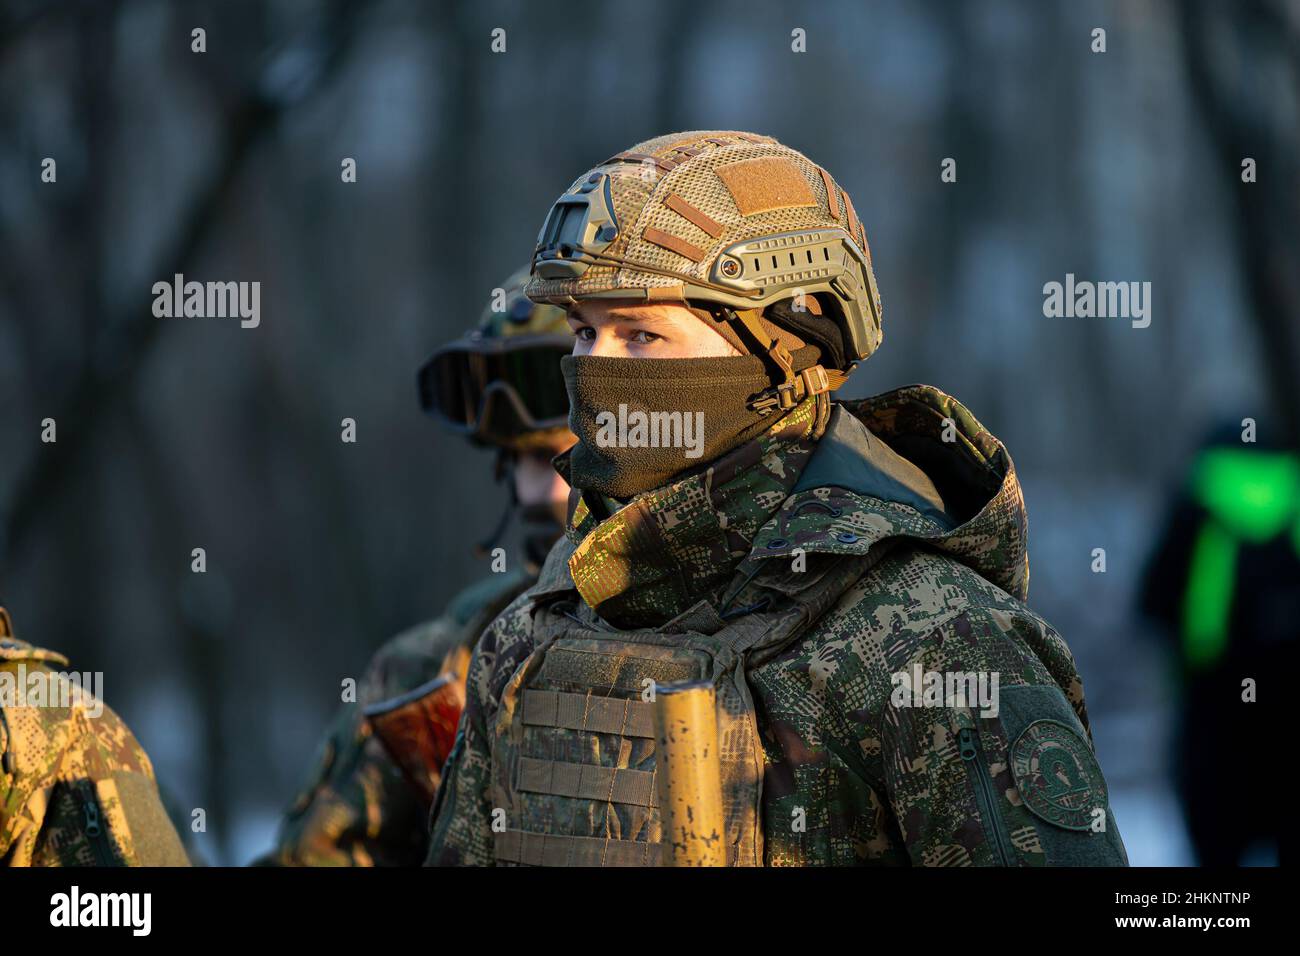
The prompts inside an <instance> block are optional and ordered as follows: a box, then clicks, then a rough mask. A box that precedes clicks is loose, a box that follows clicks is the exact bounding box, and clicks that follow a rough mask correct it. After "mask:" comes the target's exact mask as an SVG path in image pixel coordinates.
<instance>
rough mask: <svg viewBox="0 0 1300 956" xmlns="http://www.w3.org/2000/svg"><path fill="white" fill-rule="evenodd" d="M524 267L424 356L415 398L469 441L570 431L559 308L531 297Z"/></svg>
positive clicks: (546, 439)
mask: <svg viewBox="0 0 1300 956" xmlns="http://www.w3.org/2000/svg"><path fill="white" fill-rule="evenodd" d="M527 281H528V269H527V268H524V269H520V270H519V271H518V272H516V273H514V274H513V275H512V276H510V278H509V279H507V280H506V281H505V284H504V285H503V286H502V287H501V290H500V294H499V295H498V296H497V297H495V301H489V303H488V305H487V307H486V308H485V309H484V310H483V314H482V315H481V316H480V318H479V321H478V324H477V325H476V326H475V327H474V328H473V329H471V330H470V331H469V332H467V333H466V334H465V335H463V336H461V337H460V338H458V339H456V340H455V341H453V342H450V343H448V344H447V345H444V346H443V347H442V348H440V349H438V350H437V351H436V352H434V353H433V355H432V356H430V357H429V359H428V361H426V362H425V364H424V366H423V367H422V368H421V369H420V373H419V386H420V405H421V406H422V407H423V408H424V410H425V411H426V412H428V413H429V414H430V415H432V416H433V417H434V418H436V419H438V420H439V421H440V422H442V423H443V425H445V426H446V427H448V428H450V429H451V430H452V431H455V432H457V433H459V434H462V435H465V436H466V437H467V438H469V439H470V440H471V441H472V442H474V443H476V444H480V445H488V446H492V447H496V448H500V449H503V450H506V451H528V450H530V449H534V448H542V447H546V446H548V445H550V444H551V443H552V442H554V440H555V439H556V438H558V437H561V436H564V435H567V434H568V431H569V396H568V393H567V392H566V391H565V389H564V376H563V374H562V373H561V372H560V359H561V358H562V357H564V356H565V355H568V354H569V353H570V352H572V351H573V332H572V331H571V330H570V329H569V325H568V323H567V322H566V321H565V319H564V310H563V309H559V308H556V307H555V306H550V305H538V304H536V303H533V302H530V301H529V299H528V297H527V296H525V295H524V284H525V283H526V282H527Z"/></svg>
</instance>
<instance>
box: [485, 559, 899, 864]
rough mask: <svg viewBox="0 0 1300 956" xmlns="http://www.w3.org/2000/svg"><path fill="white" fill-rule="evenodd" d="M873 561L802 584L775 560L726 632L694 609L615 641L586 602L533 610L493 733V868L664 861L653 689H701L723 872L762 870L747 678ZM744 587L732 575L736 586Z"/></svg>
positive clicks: (715, 618) (758, 758)
mask: <svg viewBox="0 0 1300 956" xmlns="http://www.w3.org/2000/svg"><path fill="white" fill-rule="evenodd" d="M809 557H810V558H812V557H816V556H811V555H810V556H809ZM877 558H878V555H873V556H872V557H871V558H869V559H868V558H867V557H834V558H830V557H827V558H826V559H825V560H824V562H823V563H822V564H821V565H820V569H819V571H817V570H814V566H813V564H812V563H811V562H810V564H809V567H808V569H807V570H806V571H804V572H799V573H796V572H793V571H790V570H787V569H786V568H785V562H784V561H779V562H776V564H777V565H779V569H773V568H763V569H762V573H761V575H759V576H754V575H752V574H751V575H750V578H753V583H755V584H759V586H760V587H761V588H762V589H763V595H764V597H763V599H762V600H760V601H759V602H757V603H756V605H751V607H750V608H749V609H747V610H748V613H741V614H739V615H737V616H735V617H732V618H731V619H729V620H724V618H722V617H720V616H719V614H718V612H717V611H716V610H715V609H714V607H713V606H712V605H711V604H710V603H709V602H708V601H700V602H699V603H697V604H696V605H694V606H693V607H692V608H690V609H689V610H687V611H686V612H684V613H683V614H680V615H678V617H676V618H674V619H673V620H671V621H669V622H668V623H666V624H665V625H663V626H662V627H661V628H658V629H656V630H634V631H621V630H617V629H614V628H612V627H611V626H609V625H608V624H606V623H605V622H604V621H602V620H601V619H600V618H599V617H597V616H596V615H595V613H594V612H592V611H591V610H590V608H588V607H587V606H586V605H585V604H582V603H581V602H577V601H574V600H572V599H570V600H551V601H547V600H545V598H542V599H539V600H538V601H537V603H535V605H534V608H533V634H534V638H535V643H534V648H535V649H534V650H533V652H532V654H531V655H530V656H529V657H528V658H527V660H526V661H525V662H524V664H523V665H522V666H520V667H519V668H518V670H517V671H516V672H515V674H514V675H513V677H512V678H511V680H510V682H509V684H508V685H507V686H506V688H505V690H504V692H503V694H502V699H501V706H500V709H499V710H498V711H497V720H496V725H495V727H493V728H489V732H490V733H492V734H493V735H494V738H495V739H494V741H493V746H492V764H493V766H492V786H491V797H492V807H493V813H494V817H495V818H496V820H494V824H495V823H496V822H497V821H498V820H499V819H500V814H499V812H498V811H499V810H504V811H505V815H504V817H505V818H504V824H505V826H504V827H498V826H497V825H494V827H493V829H494V840H495V856H496V860H497V862H498V863H499V864H505V865H510V864H524V865H532V866H655V865H659V864H660V863H666V862H667V860H666V859H665V858H664V854H663V852H662V851H661V845H660V836H661V821H660V810H659V806H658V803H659V796H658V787H657V781H656V779H655V730H654V725H653V718H652V708H653V706H654V705H653V704H652V703H651V699H652V697H651V695H652V692H653V689H654V688H655V687H657V686H663V685H665V684H673V683H679V682H684V681H697V680H709V681H712V683H713V686H714V689H715V693H716V699H717V717H718V744H719V751H720V753H719V757H720V764H721V777H722V797H723V806H724V812H725V821H726V833H725V837H726V841H727V862H728V865H731V866H761V865H762V864H763V826H762V813H761V801H762V781H763V769H764V754H763V747H762V743H761V740H760V737H759V727H758V720H757V715H756V712H755V708H754V700H753V696H752V694H751V692H750V687H749V682H748V680H747V677H746V674H747V672H748V671H749V670H751V669H752V668H754V667H757V666H759V665H760V664H762V663H763V662H765V661H767V660H769V659H770V658H771V657H772V656H773V655H775V654H777V653H779V652H780V651H781V650H782V649H784V648H785V647H787V646H789V645H790V644H791V643H792V642H793V641H795V640H796V639H798V637H799V636H800V635H801V634H802V633H804V632H805V631H806V629H807V628H808V627H809V626H810V625H811V624H812V623H814V622H815V621H816V620H817V619H818V618H819V617H821V615H822V614H823V613H824V612H825V611H826V610H827V609H828V608H829V607H830V606H831V605H832V604H833V603H834V602H835V601H836V600H837V599H838V598H839V597H840V596H841V595H842V594H843V593H844V592H845V591H846V590H847V589H848V588H849V587H850V586H851V585H852V584H853V583H854V582H855V581H856V580H857V579H858V578H859V577H860V576H861V575H862V573H863V572H864V571H865V569H866V567H867V566H868V565H869V564H871V563H874V561H875V560H877ZM770 563H771V562H769V564H770ZM751 570H752V567H751ZM747 580H749V579H748V578H744V577H742V576H741V575H738V576H737V580H736V582H735V584H736V586H737V587H739V585H740V583H741V581H747ZM724 593H730V589H728V591H727V592H724ZM729 616H730V615H729Z"/></svg>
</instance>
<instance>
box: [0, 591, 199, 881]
mask: <svg viewBox="0 0 1300 956" xmlns="http://www.w3.org/2000/svg"><path fill="white" fill-rule="evenodd" d="M67 665H68V660H67V658H66V657H64V656H63V655H61V654H56V653H55V652H54V651H49V650H45V649H43V648H40V647H35V646H33V645H32V644H28V643H27V642H26V641H22V640H19V639H18V638H17V637H16V636H15V635H14V631H13V626H12V624H11V622H10V619H9V614H8V612H7V611H5V609H4V608H0V755H2V756H0V764H2V766H0V861H3V862H4V864H6V865H7V866H188V865H189V860H188V859H187V858H186V856H185V851H184V849H183V848H182V845H181V841H180V837H179V836H177V834H176V829H175V828H174V827H173V826H172V823H171V821H170V820H169V819H168V818H167V812H166V810H165V809H164V808H163V804H162V800H161V798H160V797H159V795H158V785H157V783H156V782H155V781H154V774H153V765H152V764H151V763H150V762H149V757H148V756H147V755H146V754H145V752H144V749H143V748H142V747H141V746H140V743H139V741H137V740H136V739H135V736H134V735H133V734H132V733H131V731H130V729H129V728H128V727H127V726H126V724H124V723H123V722H122V719H121V718H120V717H118V716H117V714H115V713H113V711H111V710H109V709H108V708H107V707H105V706H104V704H103V702H102V701H101V700H99V698H98V697H96V696H95V695H94V693H93V692H92V690H93V688H88V687H87V686H86V685H85V683H82V682H77V681H74V680H72V676H71V675H69V674H66V673H64V672H62V671H60V670H59V668H62V667H67Z"/></svg>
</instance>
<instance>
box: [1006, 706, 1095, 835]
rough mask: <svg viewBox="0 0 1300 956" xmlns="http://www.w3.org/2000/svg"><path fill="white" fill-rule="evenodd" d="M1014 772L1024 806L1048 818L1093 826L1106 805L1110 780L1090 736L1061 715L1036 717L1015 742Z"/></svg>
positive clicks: (1068, 826) (1073, 825) (1069, 825)
mask: <svg viewBox="0 0 1300 956" xmlns="http://www.w3.org/2000/svg"><path fill="white" fill-rule="evenodd" d="M1011 773H1012V776H1014V777H1015V781H1016V787H1017V788H1018V789H1019V790H1020V797H1021V799H1022V800H1024V801H1025V806H1027V807H1028V808H1029V809H1030V810H1032V811H1033V812H1034V813H1035V814H1037V815H1038V816H1040V817H1042V818H1043V819H1044V820H1046V821H1047V822H1048V823H1053V824H1055V825H1056V826H1058V827H1065V828H1066V829H1067V830H1088V829H1090V828H1091V827H1092V822H1093V811H1094V810H1096V809H1097V808H1098V807H1101V808H1103V809H1104V808H1105V807H1106V780H1105V778H1104V777H1103V776H1102V775H1101V767H1099V766H1098V765H1097V758H1096V757H1094V756H1093V755H1092V749H1091V748H1090V747H1089V746H1088V744H1087V741H1085V740H1084V739H1083V738H1081V737H1080V736H1079V734H1078V733H1077V732H1076V731H1075V729H1074V728H1073V727H1070V726H1068V725H1066V724H1063V723H1061V722H1060V721H1058V720H1036V721H1034V722H1033V723H1032V724H1030V725H1029V726H1028V727H1026V728H1025V729H1024V732H1023V733H1021V735H1020V736H1019V737H1017V738H1016V742H1015V743H1014V744H1012V745H1011Z"/></svg>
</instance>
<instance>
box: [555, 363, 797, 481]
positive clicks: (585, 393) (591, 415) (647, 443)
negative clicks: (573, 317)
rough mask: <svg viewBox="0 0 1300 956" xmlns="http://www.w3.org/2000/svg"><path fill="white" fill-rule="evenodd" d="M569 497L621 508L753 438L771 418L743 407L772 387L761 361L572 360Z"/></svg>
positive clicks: (567, 368)
mask: <svg viewBox="0 0 1300 956" xmlns="http://www.w3.org/2000/svg"><path fill="white" fill-rule="evenodd" d="M560 367H561V369H562V370H563V372H564V384H565V387H566V388H567V389H568V392H569V428H570V429H571V430H572V431H573V433H574V434H575V435H576V436H577V437H578V444H576V445H575V446H574V447H573V451H572V452H571V457H570V459H569V477H570V479H571V482H572V484H573V486H574V487H575V488H580V489H582V490H583V491H595V492H598V493H600V494H602V495H605V496H606V497H609V498H614V499H617V500H619V501H627V500H628V499H630V498H632V497H634V496H636V495H638V494H641V493H642V492H645V491H650V490H651V489H653V488H659V487H661V486H663V485H666V484H668V482H669V481H671V480H673V479H675V478H677V477H679V476H681V475H684V474H686V473H687V472H689V471H691V470H693V469H695V468H700V467H703V466H705V465H707V464H708V463H709V462H712V461H713V460H714V459H716V458H718V457H719V456H720V455H722V454H724V453H725V452H727V451H730V450H731V449H732V448H735V447H736V446H738V445H741V444H744V443H745V442H747V441H750V440H751V439H753V438H755V437H757V436H758V435H759V434H760V433H761V432H763V431H764V430H765V429H766V428H768V427H770V426H771V425H772V424H773V423H774V422H775V421H776V418H777V416H776V415H774V414H768V415H761V414H759V413H758V412H756V411H754V410H753V409H751V408H750V407H749V404H748V403H749V402H750V400H751V399H753V398H754V397H755V396H757V395H758V394H759V393H760V392H762V391H763V390H764V389H766V388H767V387H768V386H769V384H770V383H769V380H768V375H767V372H766V370H765V368H764V365H763V362H762V360H761V359H759V358H756V357H755V356H752V355H737V356H725V357H714V358H683V359H639V358H610V357H606V356H594V355H569V356H565V357H564V358H563V359H561V360H560Z"/></svg>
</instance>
